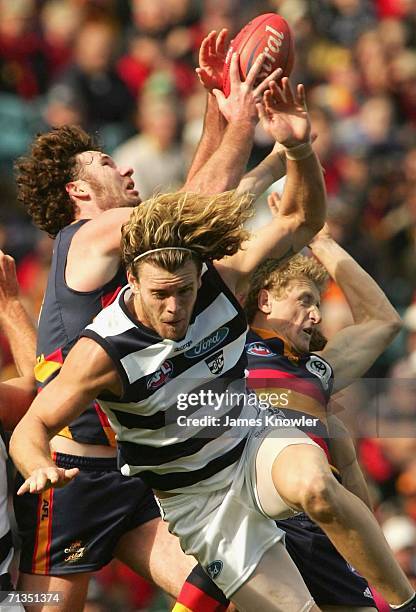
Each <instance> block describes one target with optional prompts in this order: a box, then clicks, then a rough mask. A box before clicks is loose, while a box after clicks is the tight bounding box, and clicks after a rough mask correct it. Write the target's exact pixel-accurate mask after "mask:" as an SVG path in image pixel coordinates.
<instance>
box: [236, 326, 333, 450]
mask: <svg viewBox="0 0 416 612" xmlns="http://www.w3.org/2000/svg"><path fill="white" fill-rule="evenodd" d="M246 353H247V358H248V369H249V378H248V384H249V387H250V388H251V389H253V390H254V391H255V392H256V393H257V396H258V397H259V399H260V400H262V399H263V400H264V401H265V402H266V401H267V402H268V403H270V404H271V405H273V406H274V407H275V408H279V409H280V410H282V411H283V412H284V413H285V415H287V416H290V417H291V418H294V419H296V426H297V427H298V428H299V429H301V430H302V431H304V432H305V433H307V434H308V435H309V436H310V437H311V438H312V439H313V440H314V441H315V442H316V443H317V444H319V445H320V446H321V447H322V448H323V450H324V451H325V453H326V455H327V457H328V460H329V459H330V456H329V445H328V431H327V428H326V407H327V404H328V402H329V399H330V395H331V390H332V385H333V372H332V368H331V366H330V365H329V363H328V362H327V361H325V360H324V359H322V357H320V356H319V355H315V354H314V353H307V354H305V355H302V356H300V355H297V354H295V353H293V352H292V351H291V350H290V348H289V347H288V345H287V344H286V343H285V342H284V340H283V339H282V338H280V337H278V336H276V334H275V333H274V332H271V331H269V330H263V329H257V328H251V329H250V331H249V333H248V335H247V344H246ZM289 411H290V415H289ZM304 414H306V415H307V416H310V415H313V416H315V417H317V418H318V419H319V420H317V421H316V422H315V423H314V424H313V425H310V421H309V422H308V424H307V425H302V424H301V421H300V418H301V417H302V415H304Z"/></svg>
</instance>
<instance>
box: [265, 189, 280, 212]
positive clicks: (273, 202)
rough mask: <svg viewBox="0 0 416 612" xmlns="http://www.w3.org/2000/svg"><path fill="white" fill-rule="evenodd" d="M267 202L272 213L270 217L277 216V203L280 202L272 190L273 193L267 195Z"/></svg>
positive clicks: (277, 195)
mask: <svg viewBox="0 0 416 612" xmlns="http://www.w3.org/2000/svg"><path fill="white" fill-rule="evenodd" d="M267 204H268V205H269V210H270V212H271V214H272V217H277V216H278V215H279V204H280V196H279V194H278V193H276V192H275V191H273V193H271V194H270V195H268V196H267Z"/></svg>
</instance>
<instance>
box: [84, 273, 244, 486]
mask: <svg viewBox="0 0 416 612" xmlns="http://www.w3.org/2000/svg"><path fill="white" fill-rule="evenodd" d="M201 282H202V284H201V287H200V289H199V290H198V294H197V299H196V303H195V306H194V310H193V313H192V317H191V320H190V324H189V327H188V330H187V333H186V336H185V337H184V338H183V339H182V340H180V341H178V342H175V341H173V340H169V339H163V338H161V337H160V336H159V335H158V334H157V333H156V332H154V331H153V330H151V329H149V328H147V327H145V326H143V325H142V324H141V323H139V322H138V321H137V320H136V319H135V318H134V317H132V315H131V314H130V313H129V310H128V308H127V306H126V303H125V302H126V300H125V297H128V296H129V291H130V290H129V287H126V288H125V289H123V290H122V292H121V293H120V295H119V296H118V297H117V300H116V301H115V302H114V303H113V304H112V305H111V306H109V308H106V309H105V311H103V312H101V313H100V314H99V315H98V317H97V318H96V319H95V320H94V322H93V323H92V324H91V325H89V326H88V327H87V328H86V330H84V332H83V334H82V335H83V336H86V337H89V338H92V339H93V340H95V341H96V342H97V343H99V344H100V345H101V346H102V347H103V348H104V350H105V351H106V352H107V353H108V355H109V356H110V357H111V358H112V360H113V361H114V363H115V365H116V367H117V369H118V372H119V374H120V377H121V380H122V382H123V394H122V397H121V398H115V397H114V396H111V395H102V396H100V397H99V398H98V400H99V403H100V406H101V407H102V408H103V410H104V411H105V413H106V414H107V416H108V419H109V421H110V423H111V425H112V427H113V428H114V430H115V431H116V434H117V435H116V437H117V442H118V448H119V463H120V467H121V471H122V473H123V474H125V475H126V476H128V475H135V474H140V477H141V478H142V479H143V480H144V481H145V482H146V483H147V484H149V486H151V487H152V488H154V489H160V490H165V491H175V492H178V491H181V490H182V491H183V490H184V489H185V490H186V491H188V492H189V491H190V489H192V490H193V491H195V492H196V491H199V490H204V491H209V490H218V489H220V488H222V487H225V486H227V485H228V484H230V482H231V481H232V478H233V472H234V467H235V464H236V462H237V461H238V460H239V458H240V456H241V453H242V451H243V448H244V446H245V440H246V437H247V434H248V432H249V424H248V423H247V424H246V421H248V418H245V417H246V416H248V415H250V416H251V411H252V408H250V407H249V406H247V405H246V404H247V403H246V401H245V400H246V384H245V375H246V370H245V368H246V365H247V358H246V354H245V351H244V345H245V340H246V332H247V321H246V318H245V315H244V312H243V310H242V308H241V306H240V305H239V303H238V302H237V300H236V298H235V297H234V295H233V294H232V293H231V292H230V290H229V289H228V287H227V286H226V285H225V284H224V282H223V281H222V279H221V277H220V276H219V274H218V272H217V271H216V270H215V268H214V266H212V265H211V264H208V265H205V264H204V266H203V269H202V277H201ZM187 418H189V419H190V421H186V419H187ZM214 418H215V419H216V421H214V420H213V419H214ZM237 418H241V422H242V423H243V424H242V425H241V426H240V427H235V426H233V419H237ZM230 419H231V421H230ZM239 423H240V422H239Z"/></svg>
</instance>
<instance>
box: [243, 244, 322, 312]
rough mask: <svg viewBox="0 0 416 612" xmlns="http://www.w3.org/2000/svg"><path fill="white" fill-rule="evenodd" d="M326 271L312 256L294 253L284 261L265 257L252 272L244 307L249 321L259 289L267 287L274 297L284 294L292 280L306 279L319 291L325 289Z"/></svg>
mask: <svg viewBox="0 0 416 612" xmlns="http://www.w3.org/2000/svg"><path fill="white" fill-rule="evenodd" d="M328 278H329V276H328V273H327V271H326V270H325V268H324V267H323V265H322V264H320V263H319V261H317V260H316V259H315V258H314V257H305V256H304V255H294V256H293V257H291V258H290V259H289V261H287V262H286V263H283V264H281V263H280V261H279V260H278V259H267V260H266V261H265V262H264V263H262V264H261V265H260V266H259V267H258V268H257V270H256V271H255V272H254V274H253V277H252V279H251V283H250V289H249V291H248V294H247V299H246V303H245V309H246V313H247V318H248V321H249V323H251V321H252V320H253V319H254V316H255V314H256V312H257V311H258V305H257V304H258V295H259V292H260V291H261V289H267V290H268V291H270V292H271V293H272V294H273V296H274V297H276V298H279V297H281V296H283V295H284V293H285V290H286V289H287V288H288V286H289V284H290V282H291V281H293V280H301V279H307V280H310V281H312V282H313V283H315V285H316V286H317V288H318V291H319V293H322V291H323V290H324V289H325V286H326V284H327V282H328Z"/></svg>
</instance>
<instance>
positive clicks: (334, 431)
mask: <svg viewBox="0 0 416 612" xmlns="http://www.w3.org/2000/svg"><path fill="white" fill-rule="evenodd" d="M327 423H328V431H329V434H330V437H329V446H330V451H331V459H332V461H333V464H334V465H335V467H336V468H337V470H339V473H340V475H341V481H342V484H343V485H344V487H345V488H346V489H348V490H349V491H351V493H354V495H356V496H357V497H359V498H360V499H361V500H362V501H363V502H364V503H365V505H366V506H368V507H369V508H370V510H372V509H373V508H372V504H371V499H370V493H369V491H368V487H367V483H366V481H365V478H364V475H363V473H362V471H361V468H360V466H359V463H358V459H357V454H356V452H355V447H354V442H353V440H352V438H351V434H350V432H349V431H348V429H347V428H346V427H345V425H344V423H343V422H342V421H341V419H339V418H338V417H337V416H335V415H334V414H331V415H328V418H327Z"/></svg>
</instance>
